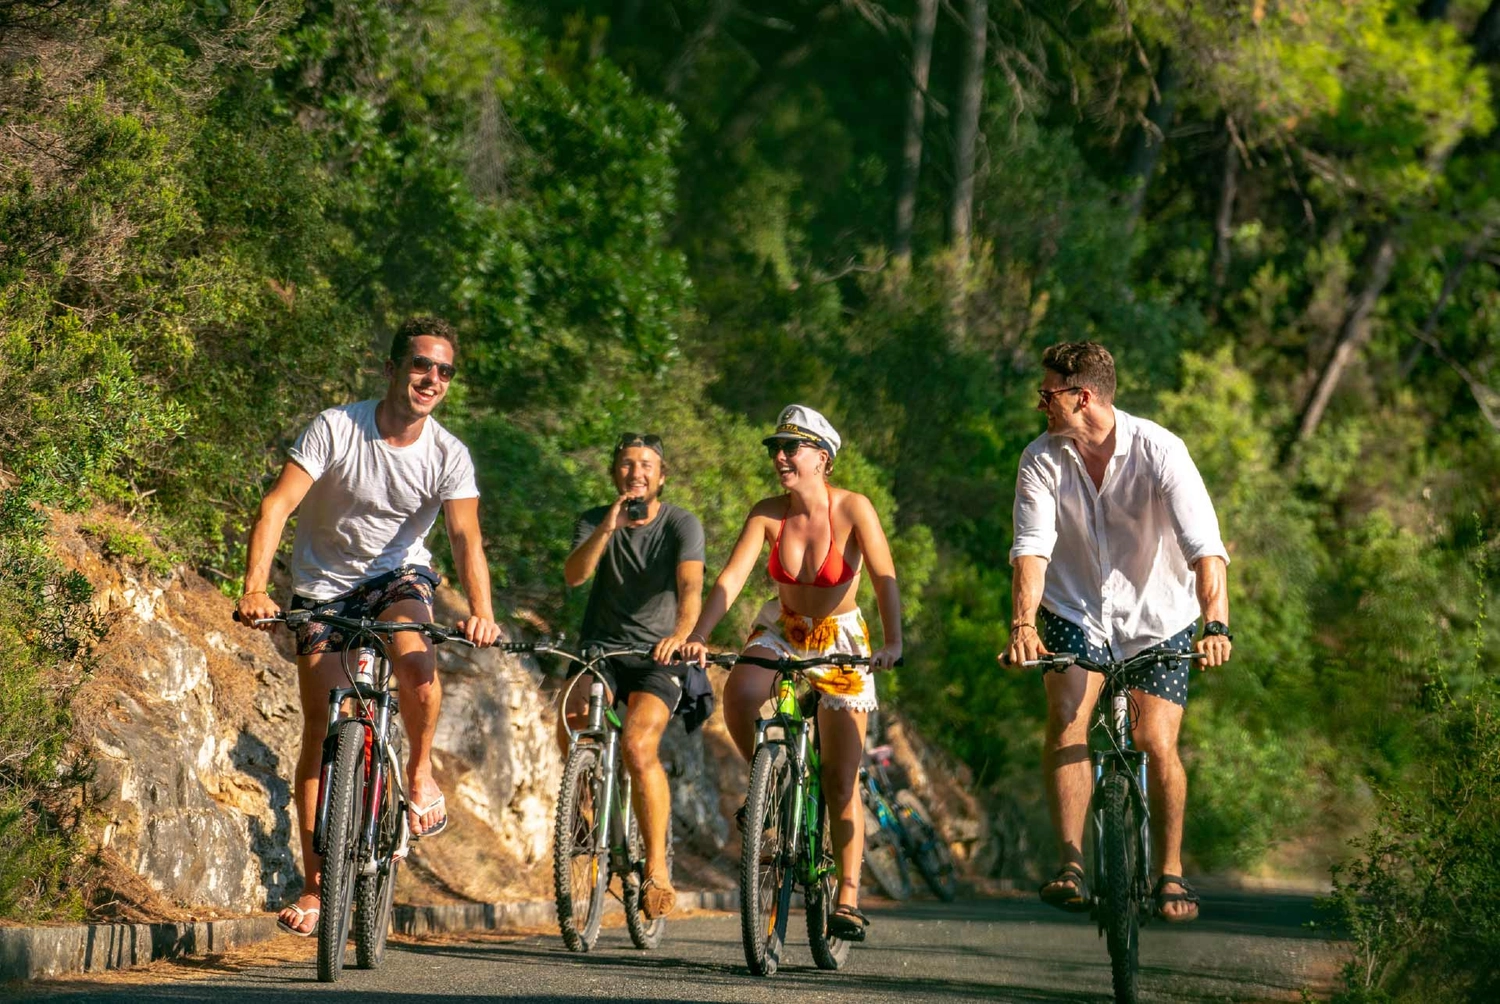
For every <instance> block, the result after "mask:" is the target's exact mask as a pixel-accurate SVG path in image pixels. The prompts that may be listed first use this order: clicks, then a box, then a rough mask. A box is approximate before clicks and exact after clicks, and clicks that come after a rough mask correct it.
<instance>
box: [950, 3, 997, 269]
mask: <svg viewBox="0 0 1500 1004" xmlns="http://www.w3.org/2000/svg"><path fill="white" fill-rule="evenodd" d="M964 29H965V31H966V33H967V35H968V38H967V41H968V44H967V45H966V46H965V47H964V60H963V68H962V70H961V71H960V73H961V77H960V84H959V95H958V117H957V119H956V120H955V126H954V129H955V132H954V143H953V146H954V157H955V158H956V161H957V162H956V163H955V164H954V171H953V204H952V208H951V210H950V212H949V215H948V233H949V236H950V238H951V239H952V241H953V246H954V248H955V249H956V250H957V251H958V257H959V264H960V266H964V265H967V264H968V260H969V242H970V239H971V236H972V230H973V225H974V158H975V154H976V152H977V150H978V148H979V111H980V105H981V104H982V103H983V100H984V54H985V46H986V43H987V42H988V33H989V5H988V2H987V0H967V2H966V4H965V17H964Z"/></svg>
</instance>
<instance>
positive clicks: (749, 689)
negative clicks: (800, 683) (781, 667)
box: [724, 645, 777, 760]
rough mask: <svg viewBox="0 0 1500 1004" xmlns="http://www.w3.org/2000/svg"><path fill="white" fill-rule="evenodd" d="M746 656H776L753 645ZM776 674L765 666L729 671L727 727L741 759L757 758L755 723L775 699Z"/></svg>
mask: <svg viewBox="0 0 1500 1004" xmlns="http://www.w3.org/2000/svg"><path fill="white" fill-rule="evenodd" d="M744 654H745V655H749V656H754V657H755V658H757V659H775V658H776V657H777V656H776V653H775V652H773V651H771V650H770V649H768V648H762V647H760V646H758V645H752V646H750V647H749V648H747V649H745V651H744ZM775 685H776V671H775V670H774V669H766V668H765V667H764V666H748V665H746V664H744V663H739V664H738V665H736V666H735V667H734V669H732V670H730V671H729V679H728V680H726V681H725V682H724V725H725V726H726V727H727V728H728V729H729V736H730V738H732V739H733V740H734V745H735V747H736V748H737V749H738V750H739V751H740V756H742V757H744V758H745V759H746V760H749V759H750V757H751V756H753V755H754V754H755V721H756V719H758V718H759V717H760V707H761V705H762V704H764V703H766V701H767V700H770V699H771V698H773V697H774V695H773V694H772V692H771V691H772V688H773V687H774V686H775Z"/></svg>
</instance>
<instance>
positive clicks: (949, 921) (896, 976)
mask: <svg viewBox="0 0 1500 1004" xmlns="http://www.w3.org/2000/svg"><path fill="white" fill-rule="evenodd" d="M1204 914H1205V919H1203V920H1202V921H1200V922H1199V923H1197V924H1192V925H1185V926H1181V927H1166V926H1165V925H1162V924H1152V925H1150V926H1149V927H1147V928H1146V929H1145V931H1144V932H1143V937H1142V946H1141V966H1142V978H1143V989H1144V990H1145V991H1146V997H1145V999H1148V1000H1154V1001H1236V1002H1238V1001H1268V1000H1298V999H1299V991H1300V990H1301V989H1302V988H1303V987H1311V988H1312V989H1314V990H1317V989H1319V988H1321V987H1323V986H1326V983H1327V980H1328V978H1329V976H1330V974H1331V973H1332V971H1333V969H1334V967H1335V965H1336V961H1337V958H1338V952H1337V946H1334V945H1332V944H1330V943H1329V942H1327V941H1325V940H1323V939H1322V938H1321V937H1318V936H1315V935H1313V934H1311V933H1309V932H1308V931H1306V930H1304V929H1303V928H1302V927H1301V925H1302V923H1303V922H1304V921H1306V920H1310V919H1313V911H1312V905H1311V900H1309V899H1308V898H1306V897H1296V896H1285V895H1262V894H1242V893H1236V894H1225V895H1218V896H1206V897H1205V902H1204ZM791 920H792V928H791V930H792V932H794V933H796V932H800V931H802V930H805V929H803V928H802V927H801V921H802V918H801V915H800V914H798V915H796V916H793V917H792V918H791ZM871 920H872V921H873V925H874V926H873V927H872V929H871V934H870V939H871V940H870V941H869V942H867V944H866V946H864V947H861V948H856V950H855V952H854V954H853V955H852V956H851V958H850V962H849V965H848V967H847V968H846V969H845V970H843V971H842V972H838V973H824V972H819V971H818V970H817V969H816V968H814V967H813V965H812V960H811V958H810V957H809V955H808V952H807V948H806V942H805V941H799V942H793V946H792V951H791V953H790V959H789V960H788V964H787V965H786V966H785V968H783V969H782V971H781V972H780V973H778V974H777V975H776V976H774V977H772V978H770V979H757V978H755V977H752V976H750V975H748V973H747V972H746V969H745V964H744V957H743V955H742V954H741V949H740V943H739V921H738V919H737V918H736V917H733V916H728V915H720V914H715V915H701V916H697V917H691V918H684V919H683V920H681V921H674V923H673V924H672V926H671V928H670V929H669V930H668V932H667V935H668V940H667V941H666V943H664V945H663V946H662V948H660V949H658V950H657V951H655V952H650V953H643V952H638V951H635V950H634V949H632V948H631V947H630V943H629V939H628V938H627V937H626V935H625V932H624V930H623V929H615V930H606V931H605V932H604V933H603V934H602V935H601V936H600V942H599V945H598V947H597V948H596V949H595V951H594V952H592V953H590V954H589V955H586V956H582V955H572V954H570V953H568V952H567V951H565V950H564V949H563V947H562V944H561V942H560V941H559V939H557V938H556V937H532V938H523V939H518V940H510V941H496V940H493V939H492V940H489V941H475V942H468V941H454V942H444V943H420V942H404V943H400V944H393V946H392V950H391V952H390V953H389V955H388V956H387V960H386V963H385V965H384V967H382V968H381V969H380V970H378V971H376V972H363V971H359V970H353V971H350V972H347V973H346V974H345V975H344V978H343V980H341V981H340V982H339V983H337V984H333V985H325V984H320V983H317V982H315V979H316V970H315V967H314V965H313V963H312V962H311V961H310V959H298V960H296V961H292V962H287V963H283V964H281V965H279V966H274V967H268V968H245V969H242V970H239V971H235V970H236V967H233V966H230V967H223V968H224V970H225V971H221V973H220V974H218V975H217V976H216V977H215V978H212V979H205V980H198V981H190V982H163V983H154V984H150V985H135V986H121V985H108V986H106V985H93V986H89V987H84V986H83V985H82V984H73V985H72V986H71V987H67V986H62V987H58V986H54V988H53V989H51V990H49V991H48V992H46V993H44V994H41V995H38V996H39V997H40V998H42V999H47V1000H53V1001H79V1002H81V1001H90V1002H125V1001H130V1002H137V1001H144V1000H153V1001H201V1000H214V1001H221V1002H230V1001H250V1002H260V1001H264V1002H267V1004H269V1002H271V1001H280V1000H283V999H287V998H290V997H292V996H293V995H297V996H299V997H300V995H302V994H309V995H313V997H312V998H311V999H319V1000H348V1001H355V1000H358V1001H361V1002H366V1001H381V1000H401V1001H405V1002H416V1004H422V1002H429V1001H453V1000H462V999H466V998H467V999H475V998H496V997H498V998H502V999H506V1000H512V1001H518V1002H521V1001H525V1002H537V1004H573V1002H577V1004H582V1002H585V1001H588V1002H593V1001H599V1000H610V1001H615V1002H619V1004H635V1002H647V1001H650V1002H655V1001H662V1000H669V1001H686V1002H705V1004H706V1002H723V1001H733V1002H742V1001H743V1002H759V1001H781V1002H790V1001H793V1000H795V1001H797V1002H799V1004H800V1002H804V1001H806V1002H815V1001H850V1002H859V1004H925V1002H936V1001H944V1002H947V1001H955V1000H986V1001H1016V1002H1024V1004H1032V1002H1037V1004H1040V1002H1058V1001H1104V1000H1107V999H1109V959H1108V955H1107V953H1106V951H1105V948H1104V944H1103V942H1102V941H1101V940H1100V939H1099V938H1098V937H1097V936H1096V935H1095V932H1094V929H1093V928H1092V927H1090V926H1089V924H1088V923H1087V921H1085V920H1083V919H1080V918H1077V917H1072V916H1069V915H1066V914H1062V913H1058V912H1056V911H1054V910H1051V909H1049V908H1047V907H1044V906H1042V905H1040V904H1038V903H1036V902H1035V901H1021V900H981V901H971V902H959V903H955V904H951V905H944V904H940V903H935V902H915V903H908V904H904V905H902V906H899V907H892V908H887V909H879V910H872V911H871ZM789 940H790V939H789ZM350 957H351V961H352V957H353V952H352V951H351V952H350Z"/></svg>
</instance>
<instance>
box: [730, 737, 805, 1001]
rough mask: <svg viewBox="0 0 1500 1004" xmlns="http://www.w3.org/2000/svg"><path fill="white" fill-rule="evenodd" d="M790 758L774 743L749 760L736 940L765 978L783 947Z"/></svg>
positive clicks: (791, 847)
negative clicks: (742, 944) (738, 924)
mask: <svg viewBox="0 0 1500 1004" xmlns="http://www.w3.org/2000/svg"><path fill="white" fill-rule="evenodd" d="M791 787H792V785H791V761H790V759H789V758H788V756H787V751H786V748H785V747H784V746H782V745H781V744H780V743H765V744H763V745H762V746H761V747H760V749H758V750H756V751H755V757H754V758H753V759H752V760H751V762H750V794H749V797H748V798H747V799H746V801H745V806H746V811H745V832H744V834H743V835H742V836H743V838H744V839H743V842H742V844H741V847H740V938H741V940H742V941H743V942H744V946H745V962H746V964H747V965H749V967H750V972H752V973H754V974H755V975H756V976H771V975H773V974H774V973H775V972H776V970H777V968H778V967H779V966H780V965H781V956H782V951H783V950H784V949H785V947H786V927H787V914H788V913H790V912H791V907H792V883H793V880H794V878H795V876H794V874H793V869H792V867H791V861H790V860H789V859H790V858H791V856H792V855H793V854H794V853H795V850H796V847H797V841H796V834H794V833H788V832H786V831H787V830H788V829H789V828H790V827H791V825H792V813H791V812H789V811H788V810H789V809H790V808H791V806H790V805H788V801H789V799H790V795H791Z"/></svg>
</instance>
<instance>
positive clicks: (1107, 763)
mask: <svg viewBox="0 0 1500 1004" xmlns="http://www.w3.org/2000/svg"><path fill="white" fill-rule="evenodd" d="M1204 658H1205V656H1203V655H1202V654H1201V653H1198V652H1161V651H1157V652H1142V653H1141V654H1140V655H1136V656H1132V657H1131V658H1129V659H1123V660H1119V661H1114V662H1105V663H1095V662H1091V661H1089V660H1087V659H1080V658H1079V657H1078V656H1076V655H1073V654H1071V653H1067V652H1059V653H1057V654H1055V655H1048V656H1043V657H1042V658H1040V659H1030V660H1027V661H1026V662H1023V663H1022V664H1021V665H1022V666H1024V667H1027V668H1030V667H1040V668H1041V669H1042V671H1043V672H1044V673H1046V672H1058V673H1061V672H1064V671H1066V670H1067V668H1068V667H1069V666H1074V665H1076V666H1080V667H1082V668H1083V669H1086V670H1088V671H1089V672H1091V673H1100V674H1102V675H1103V676H1104V686H1103V687H1102V688H1101V690H1100V692H1099V700H1098V702H1097V703H1096V704H1095V706H1094V722H1093V725H1092V726H1091V727H1090V731H1091V732H1094V731H1097V732H1100V733H1102V734H1103V736H1104V739H1105V746H1104V748H1103V749H1096V750H1093V751H1092V752H1091V754H1090V756H1091V759H1092V762H1093V767H1094V795H1093V799H1092V801H1091V804H1090V806H1089V816H1090V819H1091V821H1092V823H1093V826H1092V832H1093V834H1094V840H1093V851H1094V854H1093V858H1094V861H1093V864H1094V867H1093V871H1092V874H1093V879H1091V880H1089V881H1088V888H1089V889H1090V890H1091V891H1092V897H1091V903H1090V912H1091V916H1092V917H1093V919H1094V921H1095V922H1096V923H1097V924H1098V925H1099V933H1100V934H1102V935H1103V936H1104V939H1105V943H1106V944H1107V945H1108V946H1109V959H1110V975H1111V978H1112V980H1113V983H1114V990H1115V1000H1116V1001H1118V1002H1120V1004H1135V1000H1136V996H1137V986H1136V982H1137V981H1136V975H1137V971H1138V969H1139V965H1140V925H1141V920H1142V913H1143V912H1144V915H1145V918H1146V919H1147V920H1149V919H1150V918H1151V915H1152V913H1151V874H1150V873H1151V810H1150V799H1149V798H1148V797H1147V792H1148V790H1149V784H1148V783H1147V776H1146V763H1147V755H1146V753H1145V751H1144V750H1138V749H1136V748H1135V747H1134V745H1133V744H1132V742H1131V738H1130V692H1129V690H1130V682H1129V681H1130V678H1131V677H1132V676H1134V674H1136V673H1137V672H1139V671H1141V670H1143V669H1149V668H1151V667H1155V666H1165V665H1169V664H1172V663H1176V662H1184V661H1186V662H1193V661H1198V660H1201V659H1204ZM1095 880H1097V881H1095Z"/></svg>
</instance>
